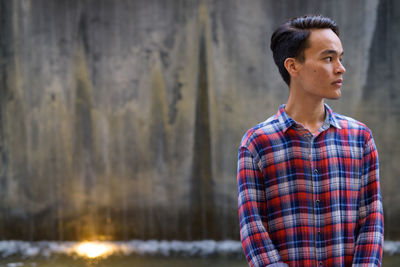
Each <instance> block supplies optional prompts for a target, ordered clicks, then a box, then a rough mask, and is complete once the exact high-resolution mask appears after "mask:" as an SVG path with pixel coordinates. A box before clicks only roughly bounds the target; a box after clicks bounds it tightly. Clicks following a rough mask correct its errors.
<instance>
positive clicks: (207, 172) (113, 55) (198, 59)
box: [0, 0, 400, 240]
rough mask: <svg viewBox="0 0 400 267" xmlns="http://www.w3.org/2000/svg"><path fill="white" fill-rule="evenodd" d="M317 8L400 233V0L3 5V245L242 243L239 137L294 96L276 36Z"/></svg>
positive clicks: (346, 100) (389, 218)
mask: <svg viewBox="0 0 400 267" xmlns="http://www.w3.org/2000/svg"><path fill="white" fill-rule="evenodd" d="M306 13H321V14H324V15H327V16H331V17H332V18H334V19H335V20H336V21H337V22H338V24H339V26H340V27H341V36H342V42H343V46H344V49H345V58H344V64H345V66H346V68H347V74H346V76H345V85H344V88H343V98H342V99H341V100H340V101H336V102H329V104H330V105H331V106H332V107H333V108H334V109H335V111H337V112H340V113H343V114H345V115H349V116H353V117H355V118H356V119H359V120H361V121H364V122H366V123H367V125H368V126H369V127H370V128H371V129H372V130H373V132H374V136H375V138H376V143H377V146H378V149H379V153H380V157H381V170H382V171H381V180H382V191H383V196H384V206H385V219H386V238H388V239H398V238H400V232H399V230H397V229H396V227H395V223H396V221H397V220H399V219H400V207H396V205H390V204H391V203H396V200H398V199H399V196H398V194H396V189H397V188H399V183H400V182H399V181H398V179H396V177H397V176H398V175H399V174H400V168H399V167H398V166H399V165H398V164H397V162H398V161H399V160H400V153H399V149H400V147H399V145H397V142H396V140H397V137H398V136H399V134H398V132H399V131H398V128H399V127H398V126H397V124H396V122H398V121H399V119H400V108H399V105H396V104H398V103H399V101H400V100H399V97H400V91H399V90H398V88H397V84H399V83H398V82H399V81H398V79H399V78H398V77H397V76H396V74H397V73H399V71H398V68H399V67H398V66H397V65H396V64H395V62H396V61H395V60H396V58H398V56H399V55H398V54H399V52H398V50H396V49H397V47H398V46H399V40H400V39H399V37H398V36H397V35H396V34H393V33H395V32H398V30H399V23H400V22H399V19H398V18H399V15H400V8H399V4H398V3H396V1H394V0H391V1H390V0H387V1H378V0H367V1H365V0H355V1H347V0H340V1H319V0H318V1H317V0H308V1H290V0H285V1H273V0H271V1H263V0H254V1H247V2H246V3H245V4H243V2H242V1H240V0H234V1H228V0H224V1H211V0H210V1H195V0H181V1H164V0H158V1H155V0H151V1H148V0H143V1H142V0H135V1H122V0H120V1H119V0H116V1H106V0H87V1H67V0H62V1H61V0H57V1H52V0H35V1H33V0H24V1H11V0H0V20H1V24H0V38H1V39H0V52H1V54H0V56H1V58H0V64H1V65H0V68H1V69H0V97H1V98H0V105H1V106H0V108H1V109H0V111H1V116H0V149H1V158H0V160H1V161H0V238H3V239H35V240H37V239H56V240H57V239H60V240H62V239H84V238H100V239H102V238H103V239H131V238H141V239H148V238H157V239H204V238H214V239H226V238H237V237H238V231H239V228H238V219H237V201H236V195H237V189H236V157H237V148H238V145H239V142H240V139H241V137H242V135H243V133H244V132H245V131H246V129H248V128H249V127H251V126H253V125H255V124H256V123H258V122H260V121H263V120H264V119H265V118H266V117H268V116H269V115H271V114H273V113H275V112H276V110H277V108H278V106H279V105H280V104H281V103H284V102H285V101H286V98H287V88H286V87H285V85H284V83H283V81H282V80H281V78H280V77H279V74H278V71H277V69H276V67H275V65H274V63H273V60H272V55H271V52H270V51H269V48H268V46H269V36H270V35H271V33H272V31H273V29H274V28H275V27H276V26H277V25H279V24H280V23H282V22H284V21H285V20H286V19H287V18H289V17H293V16H298V15H303V14H306Z"/></svg>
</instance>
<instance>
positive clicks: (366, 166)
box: [353, 136, 383, 267]
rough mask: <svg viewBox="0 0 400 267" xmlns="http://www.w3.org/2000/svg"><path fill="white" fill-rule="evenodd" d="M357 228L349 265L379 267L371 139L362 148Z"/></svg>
mask: <svg viewBox="0 0 400 267" xmlns="http://www.w3.org/2000/svg"><path fill="white" fill-rule="evenodd" d="M358 225H359V229H360V230H359V233H358V236H357V237H356V238H357V239H356V244H355V252H354V258H353V266H354V267H356V266H357V267H358V266H381V262H382V249H383V208H382V197H381V193H380V184H379V164H378V153H377V150H376V147H375V143H374V140H373V139H372V136H371V137H370V138H369V139H368V141H367V142H366V144H365V147H364V156H363V165H362V180H361V190H360V206H359V222H358Z"/></svg>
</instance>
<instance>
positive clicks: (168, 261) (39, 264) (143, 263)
mask: <svg viewBox="0 0 400 267" xmlns="http://www.w3.org/2000/svg"><path fill="white" fill-rule="evenodd" d="M0 266H4V267H188V266H189V267H203V266H204V267H246V266H248V265H247V263H246V261H245V260H244V258H243V257H233V258H226V257H209V258H178V257H144V256H111V257H109V258H106V259H103V260H88V259H83V258H77V257H75V258H74V257H68V256H64V255H60V256H52V257H51V258H48V259H46V258H43V257H38V258H29V259H22V258H16V257H11V258H7V259H0ZM382 266H383V267H398V266H400V255H399V254H396V255H388V254H384V259H383V265H382Z"/></svg>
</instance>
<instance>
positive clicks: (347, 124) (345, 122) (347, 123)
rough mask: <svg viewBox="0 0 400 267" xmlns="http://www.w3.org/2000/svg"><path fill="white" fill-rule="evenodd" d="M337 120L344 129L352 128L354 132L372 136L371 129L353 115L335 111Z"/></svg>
mask: <svg viewBox="0 0 400 267" xmlns="http://www.w3.org/2000/svg"><path fill="white" fill-rule="evenodd" d="M333 114H334V117H335V120H336V122H337V123H338V124H339V126H340V128H341V129H342V130H350V131H351V132H354V133H359V134H363V135H367V136H372V133H371V130H370V129H369V128H368V127H367V125H366V124H365V123H363V122H360V121H358V120H356V119H354V118H352V117H348V116H345V115H342V114H338V113H336V112H334V113H333Z"/></svg>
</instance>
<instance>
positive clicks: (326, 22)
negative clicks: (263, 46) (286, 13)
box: [270, 15, 339, 85]
mask: <svg viewBox="0 0 400 267" xmlns="http://www.w3.org/2000/svg"><path fill="white" fill-rule="evenodd" d="M311 29H331V30H332V31H333V32H334V33H335V34H336V35H337V36H339V28H338V26H337V25H336V22H335V21H333V20H332V19H330V18H327V17H324V16H321V15H308V16H303V17H297V18H293V19H290V20H289V21H288V22H286V23H284V24H282V25H281V26H279V27H278V28H277V29H276V30H275V31H274V33H273V34H272V36H271V46H270V48H271V50H272V54H273V57H274V61H275V64H276V65H277V66H278V69H279V72H280V74H281V75H282V78H283V80H284V81H285V82H286V84H287V85H289V84H290V75H289V73H288V72H287V70H286V68H285V66H284V62H285V60H286V59H287V58H289V57H291V58H296V59H298V60H299V61H300V62H304V60H305V58H304V50H305V49H306V48H307V45H308V44H307V39H308V37H309V36H310V33H311Z"/></svg>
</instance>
